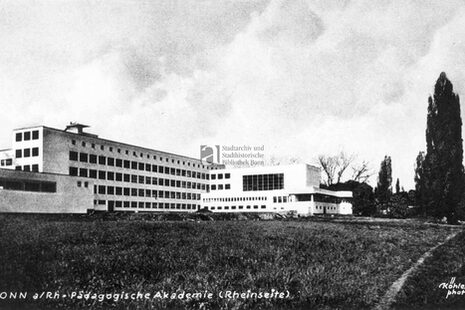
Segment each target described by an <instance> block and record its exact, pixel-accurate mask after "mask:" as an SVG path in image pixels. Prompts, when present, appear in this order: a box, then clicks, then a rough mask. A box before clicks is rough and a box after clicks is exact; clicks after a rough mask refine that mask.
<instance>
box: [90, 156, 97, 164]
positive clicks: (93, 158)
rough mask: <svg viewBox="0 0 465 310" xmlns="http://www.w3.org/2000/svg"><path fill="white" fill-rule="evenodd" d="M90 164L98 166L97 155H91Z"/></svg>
mask: <svg viewBox="0 0 465 310" xmlns="http://www.w3.org/2000/svg"><path fill="white" fill-rule="evenodd" d="M89 162H90V163H91V164H96V163H97V155H94V154H89Z"/></svg>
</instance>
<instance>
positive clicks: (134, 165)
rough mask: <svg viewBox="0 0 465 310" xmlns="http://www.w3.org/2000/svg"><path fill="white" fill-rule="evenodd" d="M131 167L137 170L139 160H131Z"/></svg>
mask: <svg viewBox="0 0 465 310" xmlns="http://www.w3.org/2000/svg"><path fill="white" fill-rule="evenodd" d="M131 169H134V170H137V161H132V162H131Z"/></svg>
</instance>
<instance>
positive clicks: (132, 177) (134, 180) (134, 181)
mask: <svg viewBox="0 0 465 310" xmlns="http://www.w3.org/2000/svg"><path fill="white" fill-rule="evenodd" d="M131 183H137V175H135V174H131Z"/></svg>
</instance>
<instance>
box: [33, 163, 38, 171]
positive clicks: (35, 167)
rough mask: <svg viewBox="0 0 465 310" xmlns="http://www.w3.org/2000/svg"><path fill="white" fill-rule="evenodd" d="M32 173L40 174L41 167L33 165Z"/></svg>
mask: <svg viewBox="0 0 465 310" xmlns="http://www.w3.org/2000/svg"><path fill="white" fill-rule="evenodd" d="M32 172H39V165H37V164H36V165H32Z"/></svg>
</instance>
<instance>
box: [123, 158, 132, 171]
mask: <svg viewBox="0 0 465 310" xmlns="http://www.w3.org/2000/svg"><path fill="white" fill-rule="evenodd" d="M124 168H128V169H129V168H131V162H130V161H129V160H124Z"/></svg>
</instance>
